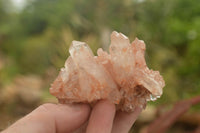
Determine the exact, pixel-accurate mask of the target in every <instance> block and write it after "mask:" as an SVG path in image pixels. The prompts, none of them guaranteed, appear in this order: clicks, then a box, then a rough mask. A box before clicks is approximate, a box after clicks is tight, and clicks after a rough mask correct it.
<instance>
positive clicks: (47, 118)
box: [3, 104, 90, 133]
mask: <svg viewBox="0 0 200 133" xmlns="http://www.w3.org/2000/svg"><path fill="white" fill-rule="evenodd" d="M89 114H90V107H89V106H87V105H84V104H77V105H56V104H44V105H41V106H40V107H38V108H37V109H36V110H34V111H33V112H31V113H30V114H29V115H27V116H26V117H24V118H23V119H21V120H19V121H18V122H16V123H15V124H13V125H12V126H11V127H10V128H8V129H7V130H6V131H5V132H3V133H11V132H15V133H45V132H46V133H68V132H71V131H73V130H75V129H76V128H79V127H80V126H81V125H82V124H83V123H84V122H85V121H86V120H87V119H88V117H89Z"/></svg>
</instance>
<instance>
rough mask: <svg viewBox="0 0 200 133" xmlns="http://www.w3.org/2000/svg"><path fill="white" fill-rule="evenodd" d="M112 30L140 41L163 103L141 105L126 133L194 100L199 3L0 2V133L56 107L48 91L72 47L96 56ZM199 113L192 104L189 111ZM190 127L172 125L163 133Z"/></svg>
mask: <svg viewBox="0 0 200 133" xmlns="http://www.w3.org/2000/svg"><path fill="white" fill-rule="evenodd" d="M113 30H116V31H120V32H122V33H124V34H125V35H127V36H128V37H129V38H130V40H131V41H133V39H134V38H135V37H138V38H139V39H141V40H144V41H145V43H146V45H147V51H146V60H147V64H148V66H149V67H150V68H152V69H154V70H159V71H160V73H161V75H163V77H164V79H165V81H166V87H165V88H164V93H163V96H162V97H161V98H160V99H159V100H157V101H156V102H150V103H148V106H147V109H146V110H145V111H144V112H143V114H142V115H141V116H140V118H139V120H138V121H137V122H136V124H135V126H134V128H133V130H132V131H135V132H142V129H143V128H144V127H145V126H147V125H148V124H149V123H151V122H152V121H153V120H154V119H156V117H157V115H156V114H157V113H156V112H157V110H158V108H162V111H163V110H165V109H166V110H167V109H170V108H171V107H172V106H173V105H174V103H175V102H176V101H179V100H181V99H188V98H191V97H194V96H197V95H200V1H199V0H0V131H1V130H2V129H4V128H5V127H7V126H9V125H10V124H11V123H12V122H14V121H15V120H16V119H18V118H20V117H22V116H24V115H25V114H27V113H29V112H30V111H31V110H33V109H34V108H35V107H37V106H38V105H40V104H42V103H45V102H56V99H55V98H54V97H53V96H51V95H50V94H49V92H48V89H49V86H50V84H51V83H52V81H53V80H54V79H55V78H56V76H57V74H58V72H59V70H60V68H61V67H63V65H64V62H65V60H66V58H67V57H68V56H69V53H68V48H69V46H70V44H71V42H72V40H79V41H85V42H87V43H88V44H89V45H90V47H91V48H92V50H93V52H94V54H96V50H97V48H99V47H102V48H103V49H107V48H108V46H109V43H110V33H111V32H112V31H113ZM199 111H200V106H199V105H196V106H194V107H192V108H191V109H190V110H189V112H190V113H192V114H193V113H199ZM196 127H198V124H197V123H196V124H195V122H193V123H192V124H191V123H190V122H187V121H184V122H182V121H181V120H177V122H176V123H175V124H174V125H173V126H172V127H171V128H170V129H169V132H170V133H173V132H176V133H178V132H181V133H182V132H183V131H192V130H193V129H195V128H196Z"/></svg>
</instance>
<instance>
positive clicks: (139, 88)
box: [50, 31, 165, 112]
mask: <svg viewBox="0 0 200 133" xmlns="http://www.w3.org/2000/svg"><path fill="white" fill-rule="evenodd" d="M145 49H146V47H145V43H144V41H142V40H138V39H137V38H136V39H135V40H134V41H133V42H132V43H130V41H129V39H128V37H126V36H125V35H123V34H122V33H118V32H116V31H114V32H113V33H112V34H111V45H110V48H109V52H110V54H108V53H107V52H105V51H103V50H102V49H98V51H97V54H98V56H94V55H93V53H92V51H91V49H90V48H89V46H88V45H87V44H86V43H84V42H79V41H73V42H72V45H71V47H70V49H69V52H70V55H71V56H70V57H69V58H68V59H67V61H66V63H65V67H64V68H62V69H61V71H60V74H59V75H58V77H57V79H56V80H55V81H54V83H53V84H52V86H51V89H50V92H51V94H52V95H54V96H56V97H57V98H58V99H59V101H60V102H61V103H71V102H86V103H94V102H95V101H96V100H99V99H109V100H110V101H112V102H113V103H115V104H116V105H117V108H118V109H121V110H123V111H128V112H129V111H133V110H134V108H135V107H136V106H139V107H143V108H144V107H145V105H146V102H147V101H149V100H152V101H154V100H156V99H157V98H159V97H160V96H161V95H162V88H163V87H164V86H165V82H164V80H163V78H162V76H161V75H160V73H159V72H158V71H153V70H150V69H149V68H148V67H147V65H146V61H145V58H144V54H145Z"/></svg>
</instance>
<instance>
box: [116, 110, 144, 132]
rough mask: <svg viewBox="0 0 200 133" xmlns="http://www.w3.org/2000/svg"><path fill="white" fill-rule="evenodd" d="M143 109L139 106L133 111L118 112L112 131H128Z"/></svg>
mask: <svg viewBox="0 0 200 133" xmlns="http://www.w3.org/2000/svg"><path fill="white" fill-rule="evenodd" d="M141 111H142V109H141V108H140V107H137V108H136V109H135V111H134V112H132V113H127V112H121V111H119V112H117V114H116V116H115V119H114V123H113V128H112V133H128V131H129V130H130V129H131V127H132V125H133V123H134V122H135V121H136V119H137V118H138V116H139V114H140V113H141Z"/></svg>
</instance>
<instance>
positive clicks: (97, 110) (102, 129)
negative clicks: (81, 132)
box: [86, 100, 116, 133]
mask: <svg viewBox="0 0 200 133" xmlns="http://www.w3.org/2000/svg"><path fill="white" fill-rule="evenodd" d="M115 111H116V109H115V105H114V104H112V103H110V102H109V101H107V100H102V101H99V102H98V103H97V104H96V105H95V106H94V108H93V110H92V113H91V115H90V118H89V123H88V127H87V130H86V133H111V130H112V124H113V120H114V117H115Z"/></svg>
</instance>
